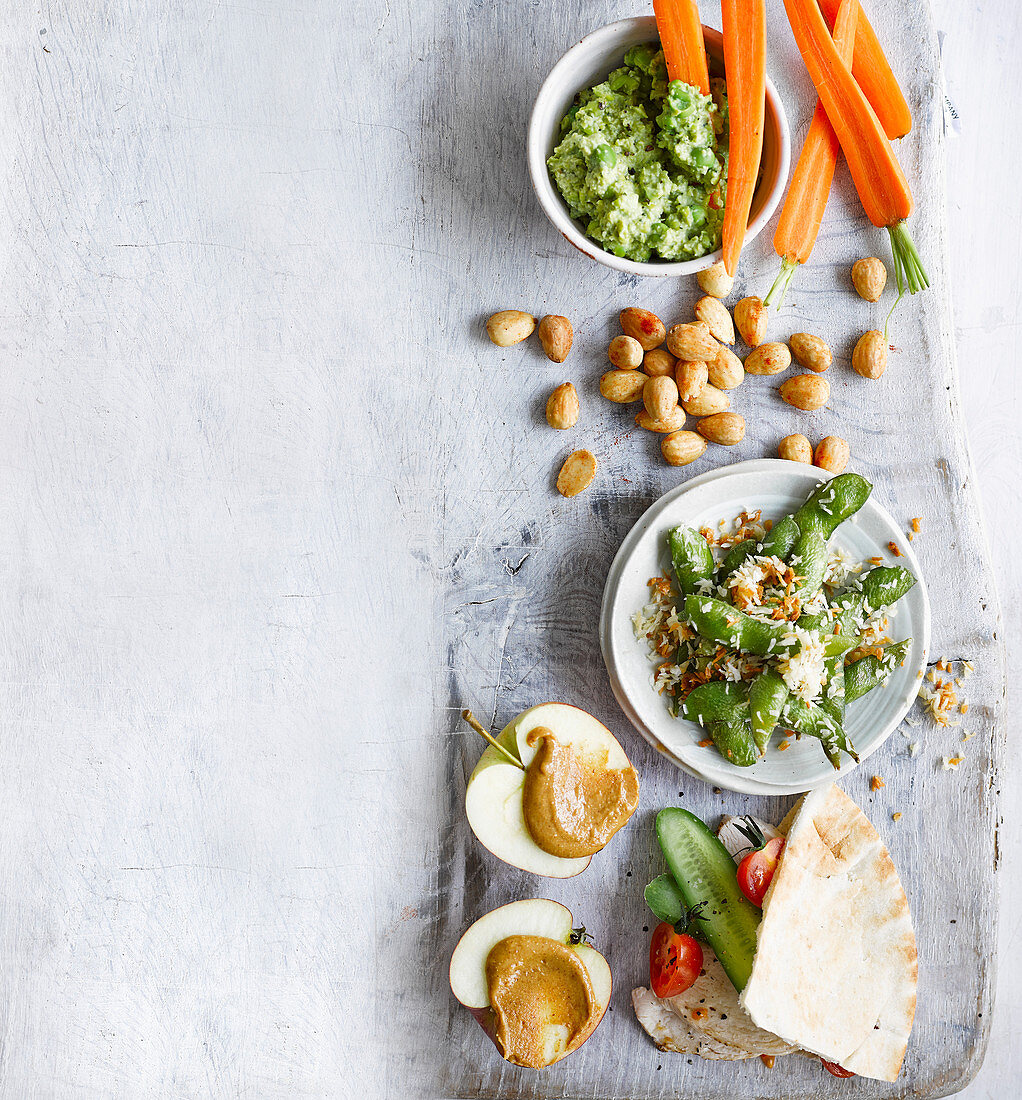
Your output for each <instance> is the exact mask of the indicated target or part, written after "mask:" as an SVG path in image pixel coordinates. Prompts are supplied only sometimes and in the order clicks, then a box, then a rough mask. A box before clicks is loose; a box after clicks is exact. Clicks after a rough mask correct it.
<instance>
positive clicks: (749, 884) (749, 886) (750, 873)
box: [738, 836, 784, 907]
mask: <svg viewBox="0 0 1022 1100" xmlns="http://www.w3.org/2000/svg"><path fill="white" fill-rule="evenodd" d="M783 848H784V837H780V836H775V837H774V839H773V840H768V841H767V842H766V844H764V845H763V847H762V848H757V849H756V850H755V851H753V852H750V853H749V854H748V855H747V856H746V857H745V858H744V859H743V860H742V862H741V863H739V864H738V888H739V890H741V892H742V893H743V894H744V895H745V896H746V897H747V898H748V899H749V901H751V902H752V904H753V905H759V906H760V907H762V905H763V895H764V894H765V893H766V892H767V887H768V886H769V885H770V880H771V879H772V878H773V877H774V871H775V870H776V869H777V861H778V860H779V859H780V858H781V851H782V849H783Z"/></svg>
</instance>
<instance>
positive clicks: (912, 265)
mask: <svg viewBox="0 0 1022 1100" xmlns="http://www.w3.org/2000/svg"><path fill="white" fill-rule="evenodd" d="M887 232H888V234H890V238H891V254H892V255H893V256H894V281H895V283H896V284H897V287H898V297H897V299H896V300H895V303H894V305H893V306H891V312H890V313H888V314H887V320H886V321H885V322H884V339H887V326H888V325H889V324H890V323H891V316H892V315H893V313H894V311H895V309H897V308H898V302H900V301H901V300H902V298H904V296H905V291H906V290H907V291H908V292H909V294H918V293H919V291H920V290H925V289H926V288H927V287H928V286H929V285H930V277H929V275H927V274H926V268H925V267H923V261H922V260H921V259H920V258H919V253H918V252H917V251H916V246H915V241H913V240H912V234H911V233H910V232H909V231H908V225H907V224H906V223H905V222H903V221H900V222H898V223H897V225H890V226H888V227H887Z"/></svg>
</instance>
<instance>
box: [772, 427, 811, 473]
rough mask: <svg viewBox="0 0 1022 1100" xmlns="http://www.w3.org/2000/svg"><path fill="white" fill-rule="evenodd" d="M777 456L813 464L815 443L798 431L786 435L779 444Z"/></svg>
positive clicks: (790, 460)
mask: <svg viewBox="0 0 1022 1100" xmlns="http://www.w3.org/2000/svg"><path fill="white" fill-rule="evenodd" d="M777 457H778V458H786V459H787V460H788V461H789V462H806V463H809V464H810V465H812V461H813V445H812V444H811V443H810V442H809V440H808V439H806V437H805V436H804V435H799V434H798V432H796V433H795V434H794V435H786V436H785V437H784V438H783V439H782V440H781V442H780V443H778V444H777Z"/></svg>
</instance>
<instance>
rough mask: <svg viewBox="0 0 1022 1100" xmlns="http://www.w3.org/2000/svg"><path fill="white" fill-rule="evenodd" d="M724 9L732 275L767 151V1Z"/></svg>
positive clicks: (726, 239)
mask: <svg viewBox="0 0 1022 1100" xmlns="http://www.w3.org/2000/svg"><path fill="white" fill-rule="evenodd" d="M720 14H721V21H722V27H723V32H724V77H725V80H726V82H727V103H728V119H729V123H730V135H729V139H728V163H727V200H726V202H725V204H724V227H723V230H722V235H723V247H724V267H725V268H726V269H727V273H728V274H729V275H734V273H735V271H736V269H737V267H738V257H739V255H740V253H741V251H742V245H743V244H744V243H745V231H746V230H747V229H748V227H749V211H750V209H751V208H752V196H753V194H754V193H755V190H756V179H757V177H758V176H759V162H760V158H761V156H762V155H763V115H764V111H765V103H766V4H765V2H764V0H721V5H720ZM828 37H829V36H828Z"/></svg>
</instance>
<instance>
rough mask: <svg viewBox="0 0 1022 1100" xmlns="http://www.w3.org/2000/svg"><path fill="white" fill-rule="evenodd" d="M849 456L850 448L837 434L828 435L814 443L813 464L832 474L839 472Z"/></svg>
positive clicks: (845, 464)
mask: <svg viewBox="0 0 1022 1100" xmlns="http://www.w3.org/2000/svg"><path fill="white" fill-rule="evenodd" d="M850 457H851V450H850V449H849V447H848V444H847V443H846V442H845V440H843V439H842V438H841V437H840V436H838V435H828V436H826V437H824V438H823V439H821V440H820V442H819V443H817V444H816V453H815V454H814V455H813V465H814V466H819V467H820V469H821V470H828V471H829V472H830V473H832V474H840V473H842V472H843V471H844V468H845V467H846V466H847V465H848V459H849V458H850Z"/></svg>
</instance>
